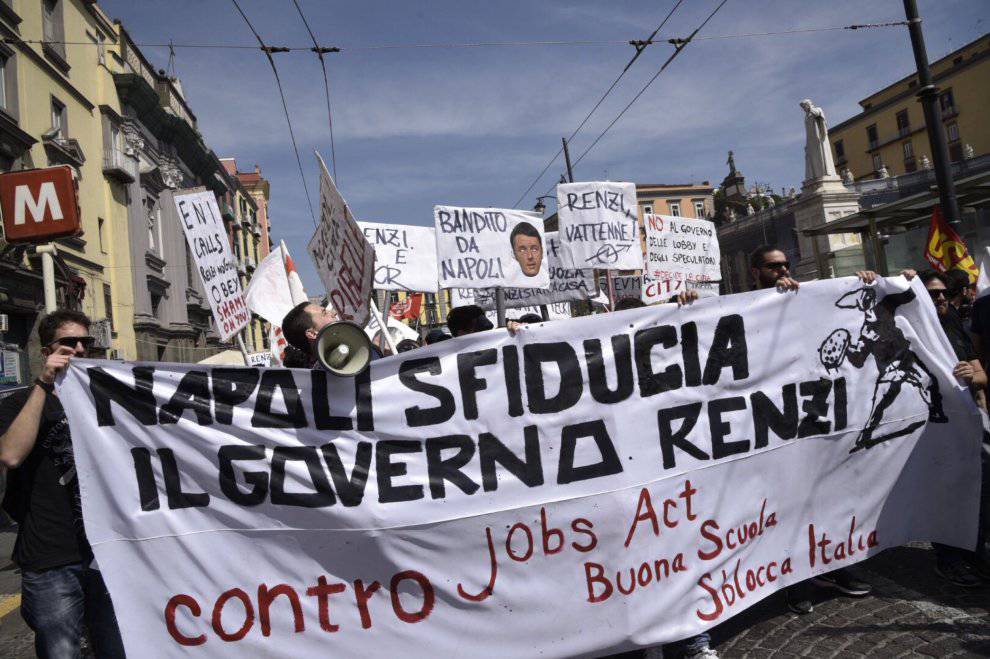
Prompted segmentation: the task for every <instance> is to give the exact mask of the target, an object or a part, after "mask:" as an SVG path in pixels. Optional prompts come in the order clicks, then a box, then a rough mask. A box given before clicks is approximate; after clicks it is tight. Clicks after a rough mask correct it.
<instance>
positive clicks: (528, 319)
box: [516, 313, 543, 323]
mask: <svg viewBox="0 0 990 659" xmlns="http://www.w3.org/2000/svg"><path fill="white" fill-rule="evenodd" d="M516 322H517V323H542V322H543V316H541V315H539V314H535V313H527V314H523V315H521V316H519V318H517V319H516Z"/></svg>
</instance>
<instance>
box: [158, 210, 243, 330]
mask: <svg viewBox="0 0 990 659" xmlns="http://www.w3.org/2000/svg"><path fill="white" fill-rule="evenodd" d="M173 199H174V201H175V210H176V212H177V213H178V214H179V223H180V224H181V225H182V231H183V232H184V233H185V235H186V242H187V243H188V244H189V252H190V254H192V257H193V261H194V262H195V263H196V269H197V270H198V271H199V276H200V279H202V281H203V288H204V289H205V290H206V297H207V298H208V299H209V301H210V309H211V310H212V311H213V319H214V320H215V321H216V331H217V335H219V337H220V340H221V341H226V340H227V339H229V338H230V337H232V336H234V335H235V334H237V333H238V332H239V331H241V329H242V328H244V327H246V326H247V324H248V323H249V322H251V312H250V311H249V310H248V307H247V303H246V302H245V301H244V291H242V290H241V280H240V277H239V276H238V274H237V262H236V261H235V260H234V254H233V253H232V252H231V251H230V243H229V242H228V241H227V230H226V229H225V228H224V226H223V218H222V217H221V216H220V208H219V207H218V206H217V199H216V197H214V196H213V193H212V192H208V191H193V192H178V193H176V194H175V196H174V197H173Z"/></svg>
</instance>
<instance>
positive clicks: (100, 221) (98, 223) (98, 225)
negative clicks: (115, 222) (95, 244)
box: [96, 217, 107, 254]
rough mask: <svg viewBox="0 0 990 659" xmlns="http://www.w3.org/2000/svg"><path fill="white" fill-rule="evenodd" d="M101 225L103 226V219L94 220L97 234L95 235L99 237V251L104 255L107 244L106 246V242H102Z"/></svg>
mask: <svg viewBox="0 0 990 659" xmlns="http://www.w3.org/2000/svg"><path fill="white" fill-rule="evenodd" d="M103 224H104V222H103V218H102V217H98V218H96V232H97V234H98V236H99V239H100V251H101V252H103V253H104V254H106V253H107V244H106V242H104V235H103Z"/></svg>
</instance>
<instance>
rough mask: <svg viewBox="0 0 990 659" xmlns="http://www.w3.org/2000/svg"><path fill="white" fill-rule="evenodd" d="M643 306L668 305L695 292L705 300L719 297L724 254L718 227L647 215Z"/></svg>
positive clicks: (694, 220)
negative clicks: (670, 300)
mask: <svg viewBox="0 0 990 659" xmlns="http://www.w3.org/2000/svg"><path fill="white" fill-rule="evenodd" d="M643 224H644V226H645V227H646V266H645V268H644V269H643V298H642V299H643V302H646V303H648V304H650V303H654V302H666V301H667V300H669V299H670V298H671V296H673V295H677V294H678V293H680V292H682V291H684V290H687V289H693V290H696V291H698V293H699V294H700V295H702V296H703V297H709V296H711V295H718V282H719V281H720V280H721V279H722V269H721V259H722V256H721V251H720V250H719V246H718V233H717V232H716V229H715V223H714V222H709V221H708V220H696V219H693V218H690V217H676V216H674V215H647V216H646V217H645V218H643Z"/></svg>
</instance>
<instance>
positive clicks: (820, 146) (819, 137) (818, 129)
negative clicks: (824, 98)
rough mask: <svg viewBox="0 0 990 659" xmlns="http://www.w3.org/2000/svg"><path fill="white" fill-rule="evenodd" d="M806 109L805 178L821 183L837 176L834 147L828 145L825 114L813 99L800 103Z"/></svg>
mask: <svg viewBox="0 0 990 659" xmlns="http://www.w3.org/2000/svg"><path fill="white" fill-rule="evenodd" d="M800 105H801V107H802V108H803V109H804V133H805V143H804V178H805V180H807V181H820V180H821V179H823V178H826V177H834V176H835V163H834V162H833V161H832V147H831V146H829V143H828V126H827V125H826V123H825V113H824V112H823V111H822V109H821V108H819V107H815V105H814V104H813V103H812V102H811V99H808V98H806V99H804V100H803V101H801V103H800Z"/></svg>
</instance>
